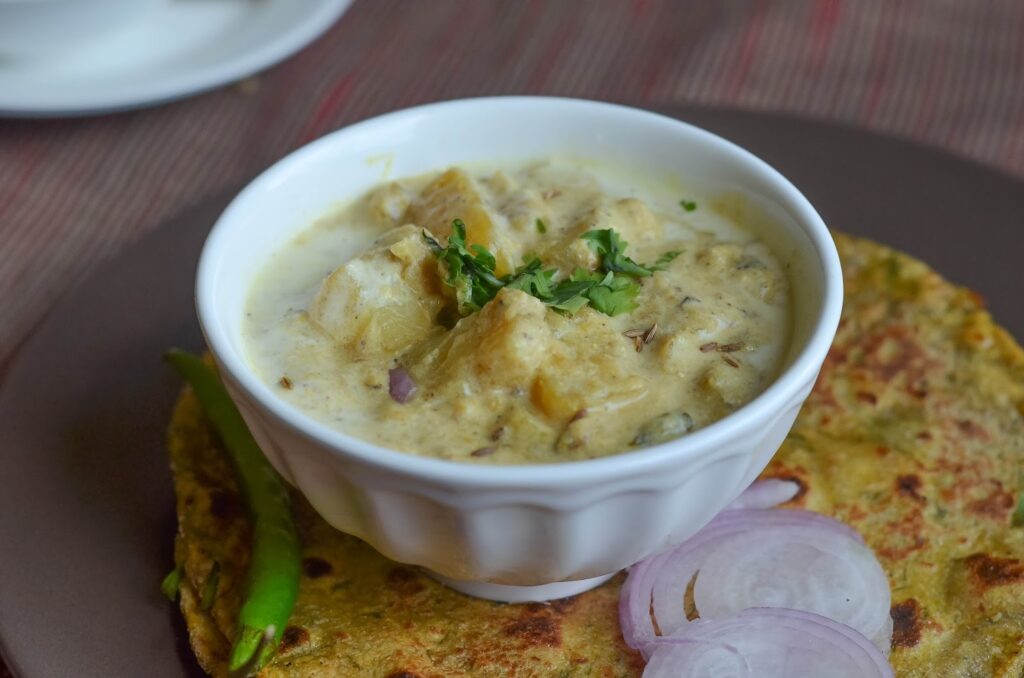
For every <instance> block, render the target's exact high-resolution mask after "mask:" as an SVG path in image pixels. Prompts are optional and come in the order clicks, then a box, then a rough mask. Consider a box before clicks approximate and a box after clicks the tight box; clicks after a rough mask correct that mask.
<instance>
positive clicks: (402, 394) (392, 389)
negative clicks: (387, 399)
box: [388, 366, 416, 403]
mask: <svg viewBox="0 0 1024 678" xmlns="http://www.w3.org/2000/svg"><path fill="white" fill-rule="evenodd" d="M388 393H390V394H391V399H392V400H394V401H395V402H396V403H407V402H409V400H411V399H412V397H413V396H414V395H416V382H415V381H413V380H412V377H411V376H409V373H408V372H407V371H406V369H405V368H404V367H401V366H399V367H393V368H391V369H390V370H389V371H388Z"/></svg>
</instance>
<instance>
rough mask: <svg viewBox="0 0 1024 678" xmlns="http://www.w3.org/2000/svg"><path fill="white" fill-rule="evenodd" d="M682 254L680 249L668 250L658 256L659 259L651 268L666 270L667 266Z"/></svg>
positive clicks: (653, 269)
mask: <svg viewBox="0 0 1024 678" xmlns="http://www.w3.org/2000/svg"><path fill="white" fill-rule="evenodd" d="M680 254H682V252H680V251H679V250H670V251H668V252H665V253H664V254H662V255H661V256H660V257H658V259H657V261H655V262H654V265H653V266H651V270H652V271H664V270H665V268H666V267H667V266H668V265H669V264H671V263H672V262H673V261H675V258H676V257H678V256H679V255H680Z"/></svg>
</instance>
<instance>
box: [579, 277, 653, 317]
mask: <svg viewBox="0 0 1024 678" xmlns="http://www.w3.org/2000/svg"><path fill="white" fill-rule="evenodd" d="M639 293H640V285H639V283H637V282H636V281H635V280H633V279H631V278H629V277H627V276H622V275H613V274H612V273H609V274H608V276H607V277H606V278H605V280H604V281H602V282H601V283H600V284H597V285H594V286H593V287H591V288H590V289H589V290H587V293H586V295H587V298H588V299H590V305H591V306H593V307H594V309H595V310H598V311H600V312H601V313H604V314H605V315H610V316H614V315H619V314H620V313H629V312H630V311H632V310H633V309H635V308H636V307H637V303H636V301H634V299H635V298H636V295H638V294H639Z"/></svg>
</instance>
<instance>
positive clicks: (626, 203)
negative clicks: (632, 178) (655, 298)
mask: <svg viewBox="0 0 1024 678" xmlns="http://www.w3.org/2000/svg"><path fill="white" fill-rule="evenodd" d="M606 228H610V229H614V230H615V231H616V232H617V233H618V234H619V236H620V237H621V238H622V239H623V240H625V241H626V242H628V243H629V245H630V246H633V245H637V244H643V243H647V242H652V241H654V240H655V239H658V238H660V237H661V236H662V234H663V231H664V228H663V226H662V225H661V222H660V221H658V219H657V218H656V217H655V216H654V215H653V214H652V213H651V210H650V209H648V208H647V205H645V204H644V203H643V202H642V201H640V200H637V199H636V198H623V199H622V200H616V201H615V202H613V203H611V204H608V203H607V202H606V201H599V202H598V204H597V205H595V206H593V207H591V208H590V209H588V210H587V211H586V212H584V213H583V215H582V216H580V217H579V218H578V219H576V221H575V224H574V225H573V226H572V227H571V228H570V229H569V230H568V231H567V232H566V235H565V237H564V238H562V239H561V240H560V241H559V242H557V243H556V244H555V245H553V246H551V247H550V248H548V250H547V251H546V252H544V254H543V257H542V258H543V260H544V261H545V262H550V263H551V264H553V265H555V266H557V267H558V268H559V269H561V270H562V271H563V272H565V273H569V272H571V271H573V270H575V269H577V268H583V269H587V270H593V269H594V268H596V267H597V263H598V261H597V255H596V254H594V251H593V250H592V249H591V248H590V247H589V246H588V245H587V243H586V242H584V241H582V240H580V236H582V235H583V234H584V233H586V232H587V231H594V230H602V229H606Z"/></svg>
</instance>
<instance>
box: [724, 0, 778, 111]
mask: <svg viewBox="0 0 1024 678" xmlns="http://www.w3.org/2000/svg"><path fill="white" fill-rule="evenodd" d="M767 9H768V4H767V2H765V0H760V1H759V2H758V3H757V5H756V7H755V10H754V14H753V16H751V17H750V24H749V25H748V26H747V28H746V30H744V31H743V38H742V41H741V42H740V49H739V57H738V59H737V63H736V70H735V71H733V75H732V77H731V78H730V79H729V83H728V85H726V88H725V93H726V96H727V97H730V98H736V97H739V96H740V92H741V90H742V89H743V85H744V83H746V81H747V76H749V75H750V69H751V66H753V64H754V55H755V54H756V53H757V45H758V42H759V41H760V40H761V32H762V31H763V30H764V18H765V14H766V13H767Z"/></svg>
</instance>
